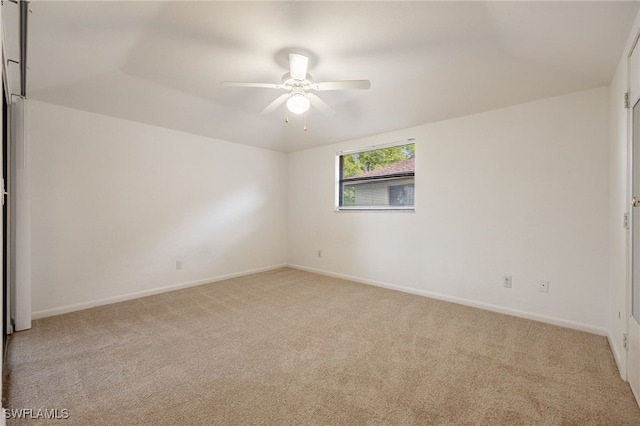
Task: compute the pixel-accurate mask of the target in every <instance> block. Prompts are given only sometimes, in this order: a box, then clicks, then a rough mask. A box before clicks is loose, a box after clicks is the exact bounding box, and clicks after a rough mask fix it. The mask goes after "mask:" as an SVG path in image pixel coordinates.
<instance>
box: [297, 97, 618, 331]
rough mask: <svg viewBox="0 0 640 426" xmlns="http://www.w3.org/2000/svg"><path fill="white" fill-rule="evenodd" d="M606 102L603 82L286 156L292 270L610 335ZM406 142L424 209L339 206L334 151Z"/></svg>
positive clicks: (418, 199)
mask: <svg viewBox="0 0 640 426" xmlns="http://www.w3.org/2000/svg"><path fill="white" fill-rule="evenodd" d="M608 96H609V90H608V88H607V87H602V88H598V89H593V90H589V91H584V92H579V93H574V94H570V95H566V96H562V97H557V98H552V99H545V100H542V101H537V102H533V103H528V104H523V105H518V106H514V107H510V108H505V109H501V110H496V111H491V112H487V113H483V114H477V115H473V116H468V117H463V118H458V119H453V120H448V121H443V122H438V123H432V124H427V125H423V126H419V127H415V128H411V129H405V130H400V131H396V132H392V133H388V134H385V135H378V136H375V137H370V138H365V139H360V140H354V141H348V142H345V143H340V144H336V145H332V146H327V147H321V148H317V149H313V150H307V151H301V152H296V153H293V154H290V155H289V176H288V181H289V211H288V215H289V222H288V224H289V233H288V246H289V250H288V253H289V258H288V262H289V263H290V264H291V265H295V266H298V267H301V268H305V269H311V270H316V271H321V272H324V273H329V274H333V275H340V276H346V277H349V278H355V279H357V280H361V281H364V282H370V283H374V284H378V285H385V286H391V287H395V288H402V289H404V290H406V291H411V292H415V293H419V294H425V295H431V296H435V297H441V298H444V299H448V300H454V301H458V302H462V303H467V304H471V305H476V306H482V307H485V308H489V309H494V310H497V311H502V312H508V313H511V314H516V315H521V316H524V317H530V318H536V319H540V320H544V321H548V322H551V323H556V324H561V325H565V326H570V327H574V328H578V329H583V330H588V331H592V332H596V333H600V334H606V325H607V300H608V293H607V285H606V283H607V279H608V262H609V253H608V238H609V235H608V230H609V228H608V225H609V222H608V219H609V216H608V206H607V204H608V202H609V196H608V193H607V191H608V189H609V186H608V163H609V137H610V134H609V119H608V118H609V110H608ZM410 137H414V138H415V140H416V195H415V197H416V211H415V213H390V212H384V213H380V212H378V213H373V212H357V213H354V212H335V211H334V198H335V192H334V191H335V186H334V182H335V170H334V167H335V153H336V152H337V151H339V150H346V149H353V148H357V147H362V146H368V145H374V144H380V143H387V142H393V141H397V140H401V139H404V138H410ZM318 250H322V257H321V258H319V257H318V256H317V252H318ZM503 275H511V276H512V277H513V288H511V289H505V288H503V287H502V283H501V278H502V276H503ZM540 280H549V281H550V291H549V293H548V294H546V293H541V292H539V291H538V286H539V281H540Z"/></svg>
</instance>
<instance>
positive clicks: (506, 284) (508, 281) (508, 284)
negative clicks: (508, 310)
mask: <svg viewBox="0 0 640 426" xmlns="http://www.w3.org/2000/svg"><path fill="white" fill-rule="evenodd" d="M502 287H505V288H511V275H504V276H503V277H502Z"/></svg>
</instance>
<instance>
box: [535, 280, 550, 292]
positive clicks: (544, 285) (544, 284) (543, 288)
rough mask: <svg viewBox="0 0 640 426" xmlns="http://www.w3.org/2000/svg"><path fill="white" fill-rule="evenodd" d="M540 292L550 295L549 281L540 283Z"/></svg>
mask: <svg viewBox="0 0 640 426" xmlns="http://www.w3.org/2000/svg"><path fill="white" fill-rule="evenodd" d="M538 291H540V292H542V293H549V281H540V287H538Z"/></svg>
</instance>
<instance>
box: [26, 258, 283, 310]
mask: <svg viewBox="0 0 640 426" xmlns="http://www.w3.org/2000/svg"><path fill="white" fill-rule="evenodd" d="M286 266H287V265H274V266H267V267H264V268H258V269H251V270H248V271H242V272H235V273H232V274H226V275H220V276H217V277H211V278H204V279H201V280H196V281H189V282H186V283H180V284H174V285H170V286H166V287H160V288H153V289H150V290H144V291H137V292H135V293H128V294H123V295H120V296H114V297H107V298H104V299H97V300H91V301H89V302H83V303H77V304H74V305H67V306H61V307H59V308H52V309H45V310H43V311H38V312H33V313H32V314H31V318H32V319H34V320H35V319H38V318H45V317H52V316H54V315H60V314H66V313H69V312H75V311H81V310H83V309H88V308H94V307H96V306H103V305H110V304H112V303H118V302H124V301H127V300H132V299H138V298H140V297H145V296H152V295H154V294H160V293H166V292H169V291H174V290H180V289H182V288H188V287H195V286H198V285H203V284H208V283H213V282H216V281H222V280H228V279H231V278H237V277H242V276H245V275H252V274H257V273H259V272H266V271H272V270H274V269H280V268H285V267H286Z"/></svg>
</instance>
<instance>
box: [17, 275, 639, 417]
mask: <svg viewBox="0 0 640 426" xmlns="http://www.w3.org/2000/svg"><path fill="white" fill-rule="evenodd" d="M9 351H10V353H9V358H8V368H9V383H8V395H7V406H8V408H11V409H18V408H32V409H33V410H34V413H35V412H36V410H37V409H39V408H40V409H49V410H52V409H58V410H62V409H66V410H68V412H69V419H67V420H58V421H57V422H56V421H49V422H47V421H44V420H30V421H16V420H12V421H9V424H38V425H42V424H48V423H53V424H64V425H218V424H220V425H228V424H243V425H244V424H273V425H283V424H295V425H309V424H330V425H340V424H393V425H398V424H421V425H431V424H433V425H440V424H452V425H546V424H550V425H592V424H593V425H596V424H597V425H639V424H640V410H639V409H638V406H637V405H636V403H635V401H634V399H633V397H632V395H631V391H630V388H629V386H628V385H627V384H626V383H624V382H623V381H622V380H621V379H620V377H619V374H618V371H617V369H616V366H615V362H614V360H613V357H612V354H611V352H610V349H609V347H608V344H607V341H606V339H605V338H604V337H600V336H596V335H592V334H588V333H583V332H578V331H574V330H569V329H564V328H560V327H555V326H551V325H546V324H542V323H538V322H535V321H529V320H524V319H520V318H514V317H510V316H506V315H501V314H496V313H492V312H486V311H482V310H478V309H473V308H469V307H465V306H460V305H455V304H451V303H446V302H442V301H437V300H432V299H427V298H423V297H419V296H414V295H410V294H404V293H400V292H395V291H391V290H385V289H381V288H376V287H372V286H367V285H362V284H357V283H352V282H348V281H343V280H339V279H334V278H329V277H324V276H319V275H315V274H310V273H307V272H301V271H297V270H293V269H280V270H276V271H272V272H267V273H262V274H257V275H251V276H247V277H242V278H236V279H232V280H228V281H223V282H218V283H213V284H208V285H204V286H200V287H194V288H190V289H186V290H180V291H176V292H172V293H165V294H161V295H157V296H152V297H147V298H143V299H138V300H134V301H129V302H124V303H118V304H114V305H110V306H105V307H99V308H93V309H89V310H85V311H81V312H75V313H71V314H66V315H60V316H57V317H51V318H45V319H42V320H38V321H35V322H34V324H33V329H32V330H29V331H25V332H20V333H16V334H15V335H14V336H13V337H12V339H11V342H10V349H9Z"/></svg>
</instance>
